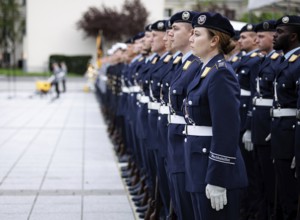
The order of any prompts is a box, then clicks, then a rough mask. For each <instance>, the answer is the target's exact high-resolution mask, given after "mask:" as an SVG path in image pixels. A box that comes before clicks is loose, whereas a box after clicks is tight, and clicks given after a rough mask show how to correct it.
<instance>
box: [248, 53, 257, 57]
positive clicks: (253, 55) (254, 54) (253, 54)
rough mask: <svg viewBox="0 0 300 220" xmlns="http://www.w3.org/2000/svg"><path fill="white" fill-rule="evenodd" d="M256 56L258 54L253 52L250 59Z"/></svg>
mask: <svg viewBox="0 0 300 220" xmlns="http://www.w3.org/2000/svg"><path fill="white" fill-rule="evenodd" d="M257 55H258V53H256V52H253V53H251V55H250V57H256V56H257Z"/></svg>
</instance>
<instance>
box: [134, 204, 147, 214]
mask: <svg viewBox="0 0 300 220" xmlns="http://www.w3.org/2000/svg"><path fill="white" fill-rule="evenodd" d="M147 210H148V204H147V205H145V206H142V207H139V208H137V209H136V211H137V212H139V213H145V212H146V211H147Z"/></svg>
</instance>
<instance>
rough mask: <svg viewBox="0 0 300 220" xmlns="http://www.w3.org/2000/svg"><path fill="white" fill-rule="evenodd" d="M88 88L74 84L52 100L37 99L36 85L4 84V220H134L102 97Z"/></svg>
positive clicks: (0, 146)
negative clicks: (100, 102)
mask: <svg viewBox="0 0 300 220" xmlns="http://www.w3.org/2000/svg"><path fill="white" fill-rule="evenodd" d="M83 85H84V81H83V80H81V79H73V80H69V81H68V92H67V93H65V94H62V96H61V98H60V99H58V100H55V101H51V96H47V97H44V98H41V97H39V96H37V95H35V94H34V79H23V80H21V79H17V83H16V84H15V85H14V84H13V83H12V82H10V84H8V81H7V80H4V79H0V219H1V220H2V219H3V220H23V219H24V220H25V219H28V220H60V219H62V220H66V219H70V220H77V219H78V220H79V219H81V220H83V219H84V220H90V219H95V220H132V219H134V215H133V214H132V209H131V206H130V203H129V201H128V198H127V196H126V192H125V190H124V185H123V183H122V180H121V178H120V176H119V171H118V170H119V169H118V164H117V162H116V160H115V157H114V153H113V151H112V145H111V143H110V141H109V140H108V138H107V135H106V126H105V124H104V121H103V118H102V116H101V114H100V111H99V107H98V103H97V101H96V97H95V95H94V94H93V93H84V92H83V91H82V88H83ZM14 89H15V90H14ZM31 96H32V97H31ZM29 97H31V98H29Z"/></svg>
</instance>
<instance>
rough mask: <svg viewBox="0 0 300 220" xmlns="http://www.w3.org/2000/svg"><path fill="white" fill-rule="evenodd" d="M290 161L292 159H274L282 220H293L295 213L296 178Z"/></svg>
mask: <svg viewBox="0 0 300 220" xmlns="http://www.w3.org/2000/svg"><path fill="white" fill-rule="evenodd" d="M291 162H292V159H290V160H289V159H286V160H284V159H275V162H274V165H275V174H276V175H277V178H278V194H279V198H280V200H281V202H280V204H281V209H282V213H283V220H294V219H296V215H297V199H298V198H297V197H298V196H297V180H296V178H295V169H291Z"/></svg>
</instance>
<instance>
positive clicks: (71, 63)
mask: <svg viewBox="0 0 300 220" xmlns="http://www.w3.org/2000/svg"><path fill="white" fill-rule="evenodd" d="M91 59H92V56H91V55H78V56H66V55H59V54H54V55H50V57H49V69H50V70H52V66H51V65H52V63H53V62H57V63H60V62H65V63H66V65H67V67H68V72H72V73H77V74H80V75H83V74H84V73H85V72H86V69H87V66H88V63H89V62H90V60H91Z"/></svg>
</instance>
